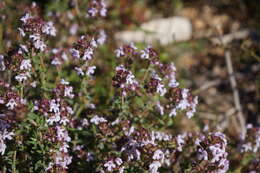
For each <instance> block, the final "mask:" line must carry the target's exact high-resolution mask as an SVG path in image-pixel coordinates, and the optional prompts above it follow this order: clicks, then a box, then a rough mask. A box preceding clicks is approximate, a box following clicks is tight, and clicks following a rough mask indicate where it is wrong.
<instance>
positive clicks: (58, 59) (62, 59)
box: [51, 49, 69, 66]
mask: <svg viewBox="0 0 260 173" xmlns="http://www.w3.org/2000/svg"><path fill="white" fill-rule="evenodd" d="M52 53H53V57H52V61H51V64H52V65H54V66H61V65H63V64H64V63H66V62H67V61H68V60H69V57H68V54H67V51H66V50H63V49H52Z"/></svg>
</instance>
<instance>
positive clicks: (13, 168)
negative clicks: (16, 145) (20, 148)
mask: <svg viewBox="0 0 260 173" xmlns="http://www.w3.org/2000/svg"><path fill="white" fill-rule="evenodd" d="M12 173H16V151H14V155H13V163H12Z"/></svg>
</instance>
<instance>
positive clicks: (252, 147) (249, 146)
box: [241, 124, 260, 153]
mask: <svg viewBox="0 0 260 173" xmlns="http://www.w3.org/2000/svg"><path fill="white" fill-rule="evenodd" d="M259 149H260V128H257V127H255V128H254V127H252V125H251V124H249V125H247V135H246V139H245V143H244V144H242V146H241V152H254V153H256V152H257V151H258V150H259Z"/></svg>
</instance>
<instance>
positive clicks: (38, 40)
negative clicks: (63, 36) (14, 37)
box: [18, 12, 57, 52]
mask: <svg viewBox="0 0 260 173" xmlns="http://www.w3.org/2000/svg"><path fill="white" fill-rule="evenodd" d="M20 20H21V21H22V26H21V28H18V31H19V32H20V35H21V36H22V37H26V36H28V38H29V39H30V40H31V42H32V44H33V46H34V48H35V49H37V50H39V51H41V52H43V51H44V50H45V49H46V48H47V46H46V44H45V43H44V41H43V36H44V35H49V36H56V32H57V30H56V28H55V27H54V25H53V22H45V21H43V20H42V19H41V18H40V17H37V16H32V15H31V13H29V12H28V13H26V14H25V15H24V16H23V17H22V18H21V19H20Z"/></svg>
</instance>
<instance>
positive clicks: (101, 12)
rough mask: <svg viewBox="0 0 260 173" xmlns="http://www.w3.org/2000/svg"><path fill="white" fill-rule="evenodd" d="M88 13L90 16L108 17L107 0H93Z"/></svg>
mask: <svg viewBox="0 0 260 173" xmlns="http://www.w3.org/2000/svg"><path fill="white" fill-rule="evenodd" d="M87 13H88V16H90V17H99V16H100V17H106V15H107V5H106V3H105V0H91V1H90V3H89V7H88V11H87Z"/></svg>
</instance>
